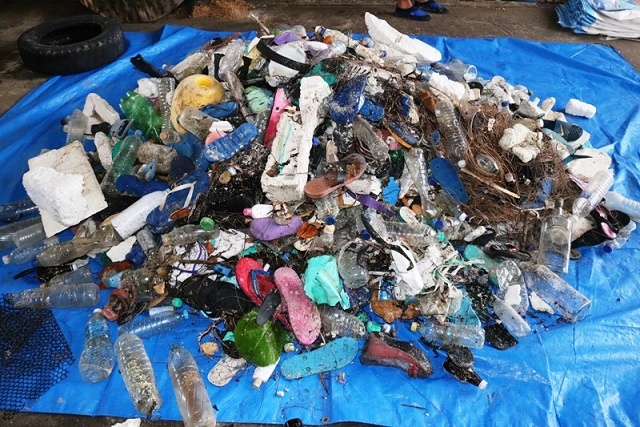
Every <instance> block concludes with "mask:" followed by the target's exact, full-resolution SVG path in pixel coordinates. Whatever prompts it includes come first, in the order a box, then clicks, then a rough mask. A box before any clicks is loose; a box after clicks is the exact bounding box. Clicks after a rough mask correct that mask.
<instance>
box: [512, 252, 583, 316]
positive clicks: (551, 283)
mask: <svg viewBox="0 0 640 427" xmlns="http://www.w3.org/2000/svg"><path fill="white" fill-rule="evenodd" d="M520 269H521V270H522V274H523V276H524V280H525V283H526V284H527V287H528V288H529V290H531V291H533V292H535V293H536V294H537V295H538V296H539V297H540V298H542V300H543V301H544V302H546V303H547V304H549V305H550V306H551V308H553V310H554V311H555V312H556V313H558V314H559V315H560V316H562V317H563V318H564V319H565V320H567V321H569V322H577V321H578V320H581V319H583V318H584V317H585V316H586V315H587V314H589V309H590V308H591V301H590V300H589V299H588V298H587V297H585V296H584V295H582V294H581V293H580V292H578V290H576V289H575V288H574V287H573V286H571V285H570V284H569V283H567V282H566V281H564V280H563V279H562V278H561V277H560V276H558V275H557V274H556V273H554V272H553V271H551V270H550V269H549V267H547V266H544V265H538V264H533V263H530V262H523V263H521V264H520Z"/></svg>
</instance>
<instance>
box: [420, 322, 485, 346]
mask: <svg viewBox="0 0 640 427" xmlns="http://www.w3.org/2000/svg"><path fill="white" fill-rule="evenodd" d="M418 332H419V333H420V335H421V336H422V338H424V339H425V340H426V341H427V342H429V343H431V344H433V345H436V346H439V347H442V346H444V345H452V344H453V345H461V346H464V347H469V348H482V347H484V329H482V328H481V327H480V326H470V325H458V324H455V323H446V322H445V323H437V322H430V323H425V324H423V325H421V326H420V328H419V330H418Z"/></svg>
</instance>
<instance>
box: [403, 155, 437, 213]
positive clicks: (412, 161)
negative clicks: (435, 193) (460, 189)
mask: <svg viewBox="0 0 640 427" xmlns="http://www.w3.org/2000/svg"><path fill="white" fill-rule="evenodd" d="M404 161H405V164H406V165H407V168H408V169H409V174H410V175H411V178H412V179H413V183H414V185H415V186H416V189H417V190H418V194H420V204H421V206H422V214H423V215H424V216H425V217H426V218H428V219H433V218H435V217H437V216H439V215H440V212H441V211H440V208H439V207H438V205H436V203H435V202H433V201H432V200H431V199H430V197H429V191H430V190H431V185H429V167H428V165H427V160H426V159H425V157H424V151H423V150H422V149H421V148H412V149H411V150H408V151H406V152H405V154H404Z"/></svg>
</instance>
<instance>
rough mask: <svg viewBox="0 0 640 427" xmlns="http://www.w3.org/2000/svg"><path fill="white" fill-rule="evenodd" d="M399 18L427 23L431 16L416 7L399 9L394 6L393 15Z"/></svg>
mask: <svg viewBox="0 0 640 427" xmlns="http://www.w3.org/2000/svg"><path fill="white" fill-rule="evenodd" d="M393 14H394V15H395V16H397V17H399V18H406V19H411V20H412V21H429V20H430V19H431V15H429V14H428V13H427V12H425V11H424V10H422V9H420V8H419V7H417V6H412V7H410V8H409V9H400V8H399V7H398V6H396V11H395V12H394V13H393Z"/></svg>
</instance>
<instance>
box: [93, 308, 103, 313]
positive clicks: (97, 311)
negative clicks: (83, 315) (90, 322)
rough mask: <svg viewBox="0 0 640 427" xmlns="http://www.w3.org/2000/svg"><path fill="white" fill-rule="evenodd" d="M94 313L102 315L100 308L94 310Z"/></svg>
mask: <svg viewBox="0 0 640 427" xmlns="http://www.w3.org/2000/svg"><path fill="white" fill-rule="evenodd" d="M93 312H94V313H102V309H101V308H96V309H95V310H93Z"/></svg>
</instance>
